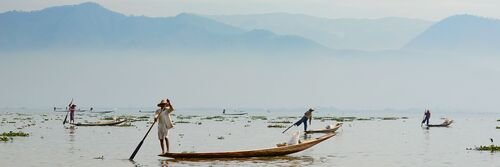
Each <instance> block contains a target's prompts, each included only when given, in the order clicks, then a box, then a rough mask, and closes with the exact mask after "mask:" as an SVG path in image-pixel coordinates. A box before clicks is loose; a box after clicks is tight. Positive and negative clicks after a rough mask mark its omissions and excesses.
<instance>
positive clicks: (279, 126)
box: [267, 124, 286, 128]
mask: <svg viewBox="0 0 500 167" xmlns="http://www.w3.org/2000/svg"><path fill="white" fill-rule="evenodd" d="M267 127H268V128H286V125H283V124H272V125H267Z"/></svg>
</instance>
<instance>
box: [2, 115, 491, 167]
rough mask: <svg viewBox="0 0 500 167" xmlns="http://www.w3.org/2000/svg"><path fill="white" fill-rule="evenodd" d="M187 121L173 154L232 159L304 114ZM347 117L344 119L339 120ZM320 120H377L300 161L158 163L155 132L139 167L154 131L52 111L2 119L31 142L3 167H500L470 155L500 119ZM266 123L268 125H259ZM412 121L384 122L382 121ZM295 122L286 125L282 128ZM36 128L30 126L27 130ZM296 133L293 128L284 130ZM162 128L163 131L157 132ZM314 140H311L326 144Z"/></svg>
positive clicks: (294, 157) (176, 135) (9, 147)
mask: <svg viewBox="0 0 500 167" xmlns="http://www.w3.org/2000/svg"><path fill="white" fill-rule="evenodd" d="M175 113H176V114H177V115H176V116H174V117H173V119H174V121H177V122H178V121H181V119H180V117H178V116H179V115H182V116H187V115H196V116H197V117H193V118H184V119H182V121H183V122H186V123H176V125H175V128H174V129H172V130H171V131H170V135H169V136H170V145H171V150H170V151H171V152H183V151H188V152H190V151H195V152H205V151H233V150H245V149H258V148H269V147H275V144H277V143H280V142H286V141H287V140H289V138H290V135H291V133H293V132H295V131H300V130H302V127H293V128H291V129H290V130H289V131H287V132H286V133H285V134H282V133H281V132H282V131H283V130H284V128H268V127H267V126H268V125H270V124H275V123H268V122H269V121H272V120H277V119H278V117H280V116H300V115H301V114H302V113H303V111H297V112H265V111H262V112H251V113H250V114H249V115H248V116H224V119H223V120H222V119H220V118H218V119H204V118H206V117H208V116H217V115H220V114H218V112H217V111H212V112H206V111H187V110H178V111H176V112H175ZM338 114H340V115H338ZM338 114H337V115H336V113H335V112H318V113H317V114H315V115H314V116H318V117H319V116H357V117H363V118H369V117H375V118H373V119H372V120H364V121H361V120H354V121H352V122H344V126H343V127H342V128H341V129H339V130H338V133H337V135H336V136H334V137H333V138H331V139H329V140H326V141H324V142H322V143H320V144H318V145H316V146H313V147H312V148H310V149H307V150H304V151H302V152H299V153H295V154H291V155H288V156H282V157H273V158H247V159H219V160H174V159H169V158H164V157H159V156H157V155H158V154H159V153H160V152H161V149H160V146H159V142H158V139H157V130H156V127H153V130H152V131H151V133H150V134H149V136H148V137H147V138H146V140H145V142H144V144H143V146H142V148H141V150H140V151H139V153H138V154H137V156H136V157H135V159H134V160H135V161H134V162H132V161H129V160H127V159H128V157H129V156H130V154H131V153H132V152H133V150H134V149H135V147H136V146H137V144H138V143H139V142H140V140H141V139H142V137H143V136H144V134H145V133H146V131H147V129H148V128H149V126H150V124H148V121H137V122H132V125H133V126H130V127H73V126H70V125H68V124H66V125H63V124H62V119H64V116H65V113H55V112H51V111H49V110H47V111H29V112H28V111H8V110H6V111H0V121H1V123H0V133H1V132H8V131H23V132H28V133H29V134H30V136H29V137H14V138H13V141H8V142H0V156H1V158H0V164H1V165H0V166H37V167H40V166H42V167H49V166H162V165H163V166H236V165H238V166H356V167H373V166H384V167H392V166H394V167H402V166H454V167H455V166H481V167H490V166H491V167H499V166H500V152H497V153H491V152H480V151H475V150H467V149H466V148H471V147H474V146H479V145H490V144H491V142H490V140H489V139H490V138H493V139H495V140H496V142H495V143H496V145H500V129H496V128H495V127H496V126H500V122H497V121H496V120H497V119H500V113H476V114H464V113H439V112H436V111H434V113H433V117H432V118H431V122H432V123H441V122H442V120H441V119H440V118H442V117H448V118H451V119H453V120H454V121H455V122H454V123H453V124H452V125H451V127H449V128H431V129H425V128H421V127H420V121H421V118H422V116H421V114H420V113H418V114H417V113H416V112H415V113H413V114H412V113H401V114H397V112H393V113H368V112H367V113H352V114H349V113H348V112H343V113H338ZM121 115H129V116H130V115H133V116H149V117H150V118H149V121H151V119H152V118H151V117H152V114H146V113H138V112H132V111H127V112H125V111H117V112H114V113H110V114H93V113H85V112H84V113H78V114H77V120H76V122H84V121H99V120H100V119H102V118H104V117H112V116H121ZM252 116H265V117H266V118H267V120H262V119H256V118H258V117H253V119H252ZM389 116H390V117H409V118H408V119H397V120H382V119H380V118H377V117H389ZM284 120H289V121H295V120H296V119H295V118H288V119H286V118H282V119H279V121H284ZM334 123H335V121H332V120H326V121H321V120H313V122H312V125H311V126H310V128H309V129H319V128H323V127H325V126H326V125H329V124H334ZM28 125H29V126H28ZM283 125H286V126H288V125H290V123H287V124H283ZM155 126H156V125H155ZM320 135H321V134H315V135H313V136H312V137H317V136H320ZM222 138H223V139H222Z"/></svg>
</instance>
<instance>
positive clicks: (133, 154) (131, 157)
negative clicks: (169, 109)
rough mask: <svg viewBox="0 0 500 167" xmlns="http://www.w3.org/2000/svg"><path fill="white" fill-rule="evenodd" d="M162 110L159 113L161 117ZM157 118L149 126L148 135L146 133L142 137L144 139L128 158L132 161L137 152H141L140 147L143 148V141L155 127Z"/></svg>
mask: <svg viewBox="0 0 500 167" xmlns="http://www.w3.org/2000/svg"><path fill="white" fill-rule="evenodd" d="M161 112H163V110H160V113H158V117H160V114H161ZM157 120H158V119H155V121H154V122H153V124H151V127H149V129H148V132H146V135H144V137H143V138H142V140H141V142H140V143H139V145H137V147H136V148H135V150H134V152H133V153H132V155H130V158H128V159H129V160H131V161H132V160H134V157H135V154H137V152H139V149H141V146H142V143H144V140H145V139H146V137H147V136H148V134H149V131H151V129H152V128H153V125H155V123H156V121H157Z"/></svg>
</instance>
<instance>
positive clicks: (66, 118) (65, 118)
mask: <svg viewBox="0 0 500 167" xmlns="http://www.w3.org/2000/svg"><path fill="white" fill-rule="evenodd" d="M71 104H73V99H71V102H69V107H70V108H71ZM68 114H69V108H68V112H66V117H64V121H63V125H64V124H66V121H67V120H68Z"/></svg>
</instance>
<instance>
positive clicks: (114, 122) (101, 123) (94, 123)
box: [71, 120, 125, 126]
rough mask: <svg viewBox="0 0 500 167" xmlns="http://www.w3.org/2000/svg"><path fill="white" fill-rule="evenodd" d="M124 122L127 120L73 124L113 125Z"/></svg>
mask: <svg viewBox="0 0 500 167" xmlns="http://www.w3.org/2000/svg"><path fill="white" fill-rule="evenodd" d="M123 122H125V120H116V121H105V122H92V123H71V125H75V126H113V125H118V124H121V123H123Z"/></svg>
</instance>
